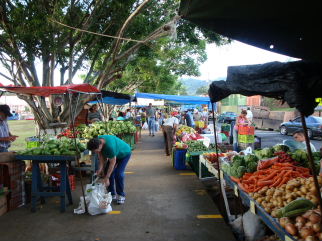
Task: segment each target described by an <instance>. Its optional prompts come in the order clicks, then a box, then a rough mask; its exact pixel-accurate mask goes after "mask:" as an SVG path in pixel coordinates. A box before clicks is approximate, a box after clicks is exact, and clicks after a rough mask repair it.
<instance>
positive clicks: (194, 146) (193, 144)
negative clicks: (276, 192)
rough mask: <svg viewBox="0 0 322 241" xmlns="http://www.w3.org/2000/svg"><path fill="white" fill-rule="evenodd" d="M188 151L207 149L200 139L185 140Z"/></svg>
mask: <svg viewBox="0 0 322 241" xmlns="http://www.w3.org/2000/svg"><path fill="white" fill-rule="evenodd" d="M186 144H187V145H188V150H189V152H201V151H207V150H208V148H207V147H206V146H205V145H204V144H203V143H202V141H187V142H186Z"/></svg>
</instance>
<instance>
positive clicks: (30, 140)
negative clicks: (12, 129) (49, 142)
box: [25, 137, 42, 149]
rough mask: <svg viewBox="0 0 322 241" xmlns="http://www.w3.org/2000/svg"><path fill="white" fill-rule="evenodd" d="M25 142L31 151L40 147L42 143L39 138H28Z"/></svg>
mask: <svg viewBox="0 0 322 241" xmlns="http://www.w3.org/2000/svg"><path fill="white" fill-rule="evenodd" d="M25 141H26V148H27V149H31V148H35V147H39V146H41V143H42V142H41V141H40V140H39V139H38V138H36V137H27V138H26V139H25Z"/></svg>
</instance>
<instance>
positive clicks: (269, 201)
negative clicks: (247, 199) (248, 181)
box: [250, 177, 322, 217]
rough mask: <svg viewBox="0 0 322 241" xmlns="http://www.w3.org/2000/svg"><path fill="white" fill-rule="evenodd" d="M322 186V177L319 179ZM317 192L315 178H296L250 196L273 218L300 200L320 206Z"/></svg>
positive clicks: (265, 188)
mask: <svg viewBox="0 0 322 241" xmlns="http://www.w3.org/2000/svg"><path fill="white" fill-rule="evenodd" d="M318 182H319V184H320V185H321V184H322V177H318ZM316 193H317V191H316V188H315V186H314V183H313V178H312V177H310V178H301V177H298V178H295V179H291V180H289V181H288V182H287V183H286V184H283V185H281V186H279V187H268V186H266V187H264V188H262V189H261V190H260V191H258V192H254V193H250V196H251V197H252V198H253V199H254V200H256V202H257V203H259V204H260V205H261V206H262V207H263V208H264V209H265V211H266V212H267V213H269V214H271V215H272V216H273V217H277V216H279V210H280V209H281V208H284V207H285V206H286V205H288V204H289V203H291V202H292V201H294V200H296V199H298V198H306V199H307V200H310V201H311V202H312V203H313V204H314V205H317V204H318V198H317V195H316Z"/></svg>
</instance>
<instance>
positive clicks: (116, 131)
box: [83, 121, 136, 139]
mask: <svg viewBox="0 0 322 241" xmlns="http://www.w3.org/2000/svg"><path fill="white" fill-rule="evenodd" d="M135 132H136V127H135V125H134V124H133V123H132V122H131V121H108V122H95V123H93V124H92V125H90V126H88V127H85V129H84V131H83V137H84V138H86V139H91V138H95V137H97V136H99V135H120V134H132V133H135Z"/></svg>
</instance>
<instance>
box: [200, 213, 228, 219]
mask: <svg viewBox="0 0 322 241" xmlns="http://www.w3.org/2000/svg"><path fill="white" fill-rule="evenodd" d="M197 218H199V219H204V218H223V216H221V215H220V214H213V215H197Z"/></svg>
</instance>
